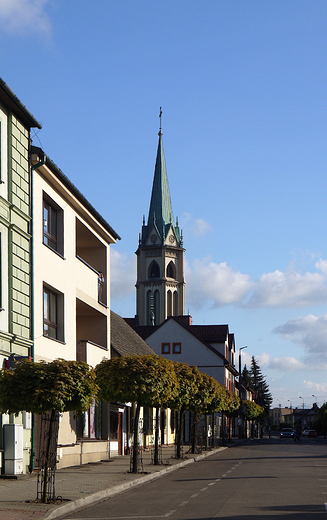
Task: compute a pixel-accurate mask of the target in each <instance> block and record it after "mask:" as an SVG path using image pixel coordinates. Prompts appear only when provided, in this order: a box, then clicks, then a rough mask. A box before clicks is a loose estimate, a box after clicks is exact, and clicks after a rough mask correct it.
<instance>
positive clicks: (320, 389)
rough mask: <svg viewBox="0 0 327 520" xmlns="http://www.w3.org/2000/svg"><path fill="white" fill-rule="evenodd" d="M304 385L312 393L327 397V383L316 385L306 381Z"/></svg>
mask: <svg viewBox="0 0 327 520" xmlns="http://www.w3.org/2000/svg"><path fill="white" fill-rule="evenodd" d="M303 383H304V384H305V386H306V387H307V388H308V389H310V390H311V392H312V391H313V392H315V393H316V394H323V395H325V396H327V383H314V382H313V381H306V380H305V379H304V381H303Z"/></svg>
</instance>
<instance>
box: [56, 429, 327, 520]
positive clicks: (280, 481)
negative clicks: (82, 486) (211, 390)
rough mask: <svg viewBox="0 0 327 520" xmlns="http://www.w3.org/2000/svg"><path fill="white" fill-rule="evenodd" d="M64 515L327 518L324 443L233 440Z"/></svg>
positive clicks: (99, 518)
mask: <svg viewBox="0 0 327 520" xmlns="http://www.w3.org/2000/svg"><path fill="white" fill-rule="evenodd" d="M325 502H326V503H325ZM66 518H67V519H68V518H69V519H74V520H77V519H78V520H82V519H83V520H91V519H92V520H95V519H96V520H108V519H110V520H118V519H119V520H133V519H138V520H143V519H144V520H146V519H149V520H150V519H156V518H169V519H170V520H187V519H207V520H209V519H212V518H221V519H225V520H229V519H238V520H259V519H261V518H262V519H264V520H272V519H276V518H283V519H287V520H293V519H297V520H316V519H317V520H318V519H319V520H320V519H324V520H327V445H326V444H321V443H319V442H316V441H315V440H311V439H310V440H301V441H300V442H299V443H294V441H293V440H281V441H280V440H278V439H275V440H274V439H272V440H270V441H268V440H267V441H260V442H254V443H253V444H252V443H251V444H246V445H244V446H238V447H235V448H232V449H228V450H225V451H223V452H221V453H219V454H217V455H213V456H211V457H208V458H207V459H205V460H203V461H201V462H196V463H194V464H191V465H190V466H187V467H185V468H182V469H180V470H178V471H176V472H173V473H171V474H169V475H167V476H165V477H162V478H160V479H158V480H156V481H154V482H151V483H148V484H144V485H143V486H141V487H138V488H137V489H132V490H130V491H128V492H126V493H124V494H121V495H119V496H116V497H114V498H111V499H109V500H106V501H104V502H101V503H98V504H96V505H93V506H92V507H89V508H87V509H84V510H82V511H78V512H76V513H74V514H72V515H70V516H67V517H66Z"/></svg>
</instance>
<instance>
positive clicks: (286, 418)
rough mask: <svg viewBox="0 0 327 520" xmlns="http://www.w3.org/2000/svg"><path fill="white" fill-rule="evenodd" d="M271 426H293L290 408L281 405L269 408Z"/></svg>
mask: <svg viewBox="0 0 327 520" xmlns="http://www.w3.org/2000/svg"><path fill="white" fill-rule="evenodd" d="M270 423H271V426H279V425H283V426H291V427H293V426H294V417H293V410H292V408H288V407H287V406H286V407H285V408H282V407H281V406H278V407H275V408H271V409H270Z"/></svg>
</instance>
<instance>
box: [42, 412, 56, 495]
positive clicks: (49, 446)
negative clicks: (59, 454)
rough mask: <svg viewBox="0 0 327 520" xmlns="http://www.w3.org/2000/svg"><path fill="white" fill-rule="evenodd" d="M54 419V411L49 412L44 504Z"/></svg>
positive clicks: (47, 484)
mask: <svg viewBox="0 0 327 520" xmlns="http://www.w3.org/2000/svg"><path fill="white" fill-rule="evenodd" d="M55 418H56V412H55V410H52V411H51V415H50V421H49V431H48V442H47V448H46V456H45V466H44V480H43V491H42V502H43V503H44V504H46V503H47V496H48V487H49V466H50V457H51V440H52V429H53V425H54V422H55Z"/></svg>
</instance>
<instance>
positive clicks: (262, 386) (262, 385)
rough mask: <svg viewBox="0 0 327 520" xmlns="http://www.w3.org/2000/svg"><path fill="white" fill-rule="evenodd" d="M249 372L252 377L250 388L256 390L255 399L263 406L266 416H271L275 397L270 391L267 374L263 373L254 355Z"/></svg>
mask: <svg viewBox="0 0 327 520" xmlns="http://www.w3.org/2000/svg"><path fill="white" fill-rule="evenodd" d="M249 374H250V378H251V381H250V388H252V390H254V392H255V396H254V401H255V402H256V403H257V404H258V405H260V406H262V408H263V409H264V416H265V417H269V409H270V406H271V403H272V401H273V398H272V395H271V393H270V391H269V386H268V384H267V382H266V380H265V376H264V375H263V374H262V372H261V369H260V366H259V364H258V363H257V361H256V359H255V357H254V356H252V360H251V369H250V371H249Z"/></svg>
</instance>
